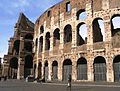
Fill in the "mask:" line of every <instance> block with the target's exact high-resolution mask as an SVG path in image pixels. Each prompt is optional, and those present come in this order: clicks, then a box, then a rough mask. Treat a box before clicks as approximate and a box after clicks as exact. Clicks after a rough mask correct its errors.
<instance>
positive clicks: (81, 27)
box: [77, 22, 87, 46]
mask: <svg viewBox="0 0 120 91" xmlns="http://www.w3.org/2000/svg"><path fill="white" fill-rule="evenodd" d="M85 43H87V27H86V24H85V23H83V22H82V23H79V24H78V25H77V45H78V46H79V45H82V44H85Z"/></svg>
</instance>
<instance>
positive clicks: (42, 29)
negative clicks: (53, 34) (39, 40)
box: [40, 26, 44, 34]
mask: <svg viewBox="0 0 120 91" xmlns="http://www.w3.org/2000/svg"><path fill="white" fill-rule="evenodd" d="M43 32H44V27H43V26H41V27H40V34H42V33H43Z"/></svg>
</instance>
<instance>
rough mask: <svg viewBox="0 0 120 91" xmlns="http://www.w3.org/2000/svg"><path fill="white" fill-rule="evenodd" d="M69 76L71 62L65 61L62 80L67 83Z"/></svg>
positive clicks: (70, 73) (69, 60)
mask: <svg viewBox="0 0 120 91" xmlns="http://www.w3.org/2000/svg"><path fill="white" fill-rule="evenodd" d="M69 75H72V61H71V59H65V60H64V62H63V80H64V81H67V79H68V76H69Z"/></svg>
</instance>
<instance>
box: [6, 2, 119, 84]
mask: <svg viewBox="0 0 120 91" xmlns="http://www.w3.org/2000/svg"><path fill="white" fill-rule="evenodd" d="M25 26H26V27H27V25H25ZM28 29H29V28H28ZM24 31H25V30H24ZM119 31H120V2H119V0H63V1H62V2H59V3H58V4H56V5H54V6H53V7H51V8H49V9H48V10H46V11H45V12H44V13H43V14H42V15H41V16H40V17H39V18H38V19H37V20H36V22H35V25H34V36H33V42H32V47H31V46H29V45H28V46H27V49H28V50H29V48H33V49H32V53H31V49H30V50H29V51H30V52H25V51H26V50H25V47H24V46H26V45H27V42H25V40H30V39H32V38H31V36H27V37H24V36H21V35H22V34H20V35H19V38H20V41H19V43H18V44H20V45H21V46H19V47H20V48H18V47H15V48H17V49H19V51H18V50H17V49H16V51H17V52H19V53H18V54H14V55H13V53H9V54H8V55H12V57H9V60H8V57H7V56H8V55H6V57H4V60H5V61H4V63H5V64H4V67H5V68H6V69H5V70H8V72H7V74H6V75H10V74H11V75H10V76H12V72H11V71H10V68H11V69H13V70H16V78H17V79H20V78H22V77H24V78H25V77H27V76H28V75H31V74H32V75H34V76H35V77H38V78H45V80H46V81H66V80H67V78H68V75H69V74H71V76H72V80H73V81H85V82H88V81H105V82H119V81H120V48H119V47H120V43H119V39H120V36H119ZM17 34H19V33H17ZM32 34H33V32H32ZM26 38H27V39H26ZM21 41H22V44H21ZM31 41H32V40H31ZM15 43H16V42H15V40H14V43H13V44H15ZM25 43H26V44H25ZM16 44H17V43H16ZM9 51H10V50H9ZM11 52H14V51H12V50H11ZM26 53H27V54H28V56H27V54H26ZM16 55H17V56H16ZM12 58H13V59H12ZM12 64H14V65H12ZM4 72H6V71H4ZM13 73H15V71H14V72H13ZM13 75H14V74H13Z"/></svg>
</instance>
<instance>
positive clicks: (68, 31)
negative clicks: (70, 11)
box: [64, 24, 72, 44]
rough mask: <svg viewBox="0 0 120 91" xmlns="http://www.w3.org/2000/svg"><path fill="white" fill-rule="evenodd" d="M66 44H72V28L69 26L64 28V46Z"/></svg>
mask: <svg viewBox="0 0 120 91" xmlns="http://www.w3.org/2000/svg"><path fill="white" fill-rule="evenodd" d="M67 42H72V27H71V25H69V24H68V25H66V26H65V28H64V44H65V43H67Z"/></svg>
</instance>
